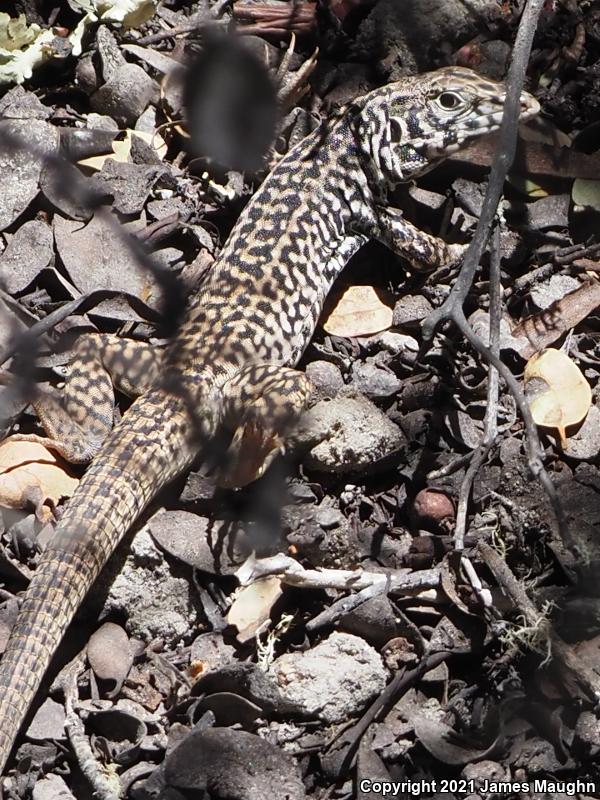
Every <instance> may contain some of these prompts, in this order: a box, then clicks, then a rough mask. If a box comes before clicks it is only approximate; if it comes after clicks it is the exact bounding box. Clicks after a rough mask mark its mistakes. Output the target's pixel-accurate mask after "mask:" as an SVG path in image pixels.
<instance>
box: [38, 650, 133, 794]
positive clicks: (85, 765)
mask: <svg viewBox="0 0 600 800" xmlns="http://www.w3.org/2000/svg"><path fill="white" fill-rule="evenodd" d="M84 663H85V649H84V650H82V651H81V652H80V653H79V654H78V655H77V656H76V657H75V658H74V659H73V660H72V661H71V662H70V663H69V664H67V665H66V667H64V668H63V669H62V670H61V672H60V674H59V675H58V677H57V678H56V680H55V681H54V684H53V686H55V687H57V688H60V689H61V690H62V692H63V694H64V698H65V712H66V719H65V730H66V732H67V735H68V737H69V741H70V743H71V747H72V749H73V752H74V753H75V757H76V758H77V763H78V764H79V768H80V770H81V772H82V773H83V775H85V777H86V778H87V780H88V781H89V782H90V785H91V786H92V788H93V790H94V797H95V798H97V800H119V798H120V797H121V787H120V783H119V778H118V776H117V774H116V773H111V772H110V769H108V768H107V767H105V766H103V765H102V764H100V763H99V762H98V761H97V759H96V756H95V755H94V752H93V750H92V748H91V746H90V743H89V740H88V737H87V736H86V734H85V728H84V724H83V722H82V721H81V719H80V717H79V715H78V714H77V712H76V711H75V708H74V704H75V702H76V701H77V700H78V698H79V694H78V691H77V679H78V678H79V675H80V674H81V672H82V670H83V666H84Z"/></svg>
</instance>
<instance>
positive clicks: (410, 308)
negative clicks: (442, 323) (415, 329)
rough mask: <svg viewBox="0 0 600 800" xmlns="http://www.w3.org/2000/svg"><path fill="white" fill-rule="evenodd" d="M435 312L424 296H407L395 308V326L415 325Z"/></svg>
mask: <svg viewBox="0 0 600 800" xmlns="http://www.w3.org/2000/svg"><path fill="white" fill-rule="evenodd" d="M432 311H433V306H432V305H431V303H430V302H429V300H428V299H427V298H426V297H423V295H422V294H407V295H405V296H404V297H402V298H401V299H400V300H398V302H397V303H396V305H395V306H394V317H393V323H394V325H398V326H400V325H414V324H415V323H416V322H420V321H421V320H422V319H425V317H428V316H429V314H431V312H432Z"/></svg>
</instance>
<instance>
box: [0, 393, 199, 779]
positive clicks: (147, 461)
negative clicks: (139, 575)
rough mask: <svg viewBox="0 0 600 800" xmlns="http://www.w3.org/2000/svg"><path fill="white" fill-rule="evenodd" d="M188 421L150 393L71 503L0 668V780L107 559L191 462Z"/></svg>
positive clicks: (178, 406)
mask: <svg viewBox="0 0 600 800" xmlns="http://www.w3.org/2000/svg"><path fill="white" fill-rule="evenodd" d="M189 433H190V416H189V414H188V413H186V411H185V409H184V407H183V403H182V402H181V401H180V400H178V399H177V398H175V397H173V396H170V395H166V394H165V393H164V392H162V391H160V390H153V391H151V392H149V393H148V394H147V395H145V396H144V397H142V398H140V399H139V400H138V401H137V402H136V403H134V404H133V406H132V407H131V409H130V410H129V412H128V413H127V414H126V416H125V418H124V420H123V422H122V423H121V424H120V425H119V426H118V427H117V428H115V430H114V431H113V432H112V434H111V436H110V437H109V439H108V440H107V442H106V444H105V445H104V448H103V450H102V452H101V453H100V454H99V455H98V457H97V458H96V460H95V461H94V462H93V464H92V466H91V467H90V468H89V470H88V471H87V472H86V474H85V476H84V477H83V479H82V481H81V483H80V484H79V486H78V488H77V491H76V493H75V494H74V495H73V497H72V498H71V500H70V502H69V504H68V506H67V509H66V511H65V513H64V515H63V517H62V519H61V520H60V522H59V524H58V526H57V529H56V531H55V533H54V536H53V537H52V539H51V541H50V543H49V545H48V548H47V549H46V550H45V551H44V554H43V556H42V559H41V561H40V563H39V566H38V567H37V569H36V572H35V576H34V578H33V579H32V581H31V583H30V585H29V588H28V590H27V593H26V595H25V599H24V601H23V604H22V606H21V608H20V611H19V615H18V617H17V621H16V623H15V626H14V628H13V630H12V633H11V636H10V639H9V642H8V646H7V648H6V651H5V653H4V655H3V656H2V660H1V662H0V775H1V774H2V772H3V770H4V767H5V765H6V761H7V759H8V757H9V755H10V752H11V749H12V747H13V744H14V741H15V739H16V737H17V734H18V732H19V729H20V727H21V725H22V724H23V720H24V718H25V716H26V714H27V712H28V710H29V707H30V705H31V703H32V701H33V699H34V697H35V694H36V692H37V690H38V688H39V685H40V683H41V680H42V678H43V676H44V674H45V672H46V670H47V668H48V665H49V663H50V661H51V659H52V657H53V655H54V653H55V651H56V649H57V647H58V645H59V644H60V641H61V639H62V637H63V635H64V634H65V631H66V629H67V627H68V626H69V623H70V622H71V620H72V619H73V616H74V615H75V612H76V611H77V609H78V607H79V606H80V604H81V602H82V601H83V599H84V597H85V595H86V594H87V592H88V590H89V589H90V587H91V586H92V584H93V582H94V581H95V580H96V578H97V576H98V574H99V573H100V571H101V570H102V568H103V567H104V565H105V564H106V562H107V560H108V558H109V557H110V555H111V553H112V552H113V550H114V549H115V547H116V546H117V544H118V543H119V541H120V540H121V539H122V537H123V536H124V535H125V533H126V532H127V530H128V529H129V528H130V527H131V525H132V524H133V522H134V521H135V520H136V518H137V517H138V516H139V515H140V513H141V512H142V511H143V509H144V508H145V506H146V505H147V504H148V503H149V502H150V500H151V499H152V497H153V496H154V495H155V494H156V493H157V492H158V491H159V490H160V489H161V488H162V487H163V486H165V485H166V484H167V483H168V482H169V481H171V480H172V479H173V478H174V477H176V476H177V475H178V474H180V473H181V472H182V471H183V470H184V469H185V468H186V467H187V466H189V465H190V463H191V462H192V460H193V457H194V453H193V452H192V448H191V447H190V446H189V444H188V441H189Z"/></svg>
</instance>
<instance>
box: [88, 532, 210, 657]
mask: <svg viewBox="0 0 600 800" xmlns="http://www.w3.org/2000/svg"><path fill="white" fill-rule="evenodd" d="M185 569H186V570H187V568H185ZM174 571H175V570H173V572H174ZM101 580H102V579H101ZM104 580H105V581H106V582H107V583H110V580H111V576H110V575H109V574H107V575H106V576H105V578H104ZM123 611H125V613H126V614H127V617H128V619H127V625H126V628H127V631H128V632H129V633H130V634H131V635H132V636H135V637H138V638H140V639H142V640H143V641H145V642H148V641H150V640H151V639H153V638H155V637H157V636H160V637H161V639H163V640H164V641H166V642H167V643H175V642H177V641H179V639H180V638H181V637H182V636H185V635H187V634H189V632H190V629H191V628H192V627H193V626H194V625H195V624H196V623H197V622H198V619H199V615H200V613H201V612H200V609H199V601H198V599H197V597H196V591H195V589H194V586H193V584H192V583H191V582H190V581H189V580H188V579H187V578H186V577H178V576H175V575H174V574H172V571H171V569H170V567H169V564H168V563H167V561H166V560H165V559H164V558H163V555H162V553H161V552H160V550H159V549H158V547H157V546H156V545H155V544H154V542H153V541H152V538H151V536H150V534H149V532H148V529H147V528H142V529H141V530H140V531H139V532H138V533H137V534H136V535H135V537H134V539H133V541H132V543H131V551H130V553H129V555H128V557H127V559H126V561H125V564H124V565H123V568H122V570H121V571H120V572H119V573H118V574H117V575H116V577H114V580H113V581H112V583H110V588H109V590H108V595H107V599H106V602H105V605H104V613H103V616H110V615H119V614H122V613H123Z"/></svg>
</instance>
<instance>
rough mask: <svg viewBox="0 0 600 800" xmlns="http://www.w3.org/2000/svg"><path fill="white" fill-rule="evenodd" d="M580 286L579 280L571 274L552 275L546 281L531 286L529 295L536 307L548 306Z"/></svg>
mask: <svg viewBox="0 0 600 800" xmlns="http://www.w3.org/2000/svg"><path fill="white" fill-rule="evenodd" d="M580 287H581V281H578V280H577V278H573V277H572V276H571V275H553V276H552V277H551V278H549V279H548V280H547V281H544V282H543V283H538V284H536V286H533V287H532V288H531V292H530V296H531V299H532V300H533V302H534V303H535V304H536V306H537V307H538V308H548V306H551V305H552V303H555V302H556V301H557V300H562V298H563V297H564V296H565V295H566V294H569V292H573V291H575V289H579V288H580Z"/></svg>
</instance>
